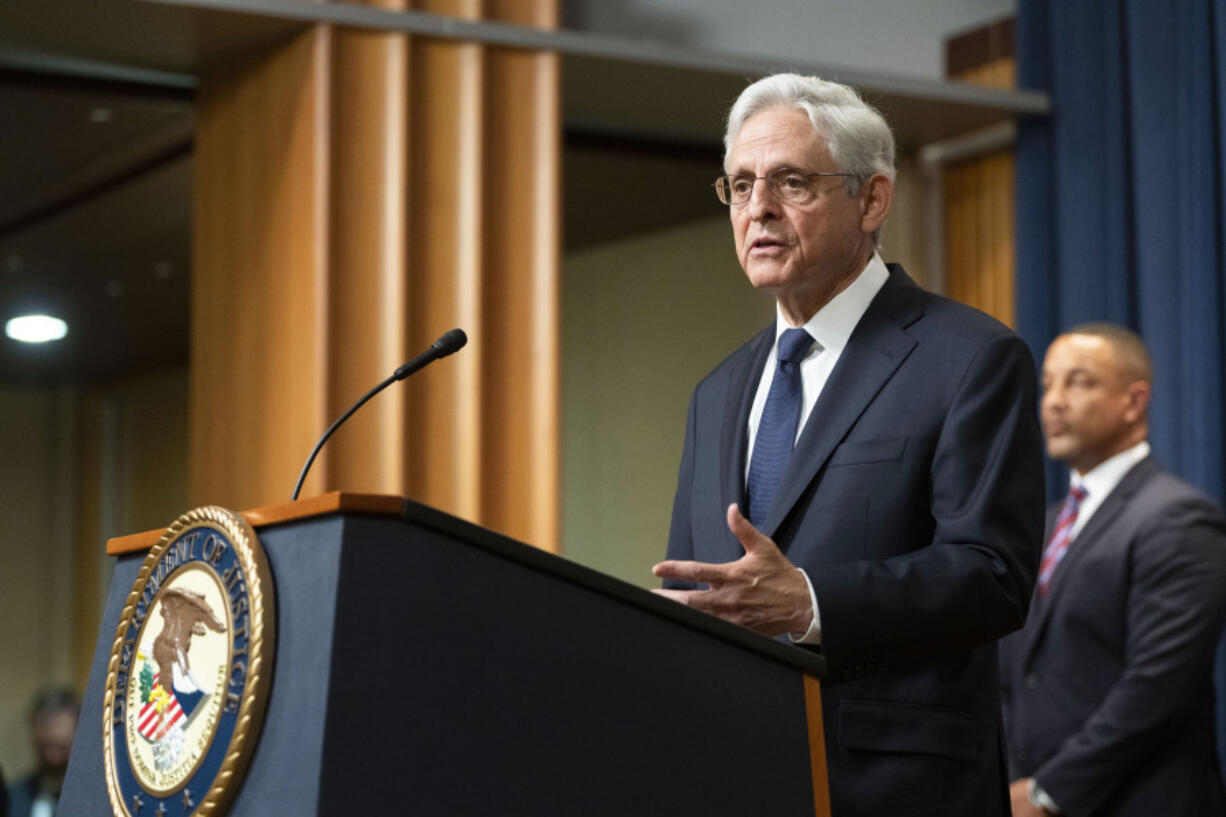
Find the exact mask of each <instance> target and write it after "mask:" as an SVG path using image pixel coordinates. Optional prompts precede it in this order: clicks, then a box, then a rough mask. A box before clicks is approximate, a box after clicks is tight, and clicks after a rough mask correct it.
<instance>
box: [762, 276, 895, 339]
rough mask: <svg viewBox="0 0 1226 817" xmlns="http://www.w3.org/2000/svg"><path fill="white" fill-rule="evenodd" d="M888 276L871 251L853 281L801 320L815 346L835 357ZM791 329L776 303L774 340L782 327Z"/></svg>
mask: <svg viewBox="0 0 1226 817" xmlns="http://www.w3.org/2000/svg"><path fill="white" fill-rule="evenodd" d="M889 277H890V271H889V270H888V269H886V266H885V262H884V261H882V260H881V256H880V255H879V254H878V253H876V252H874V253H873V257H872V258H870V259H869V260H868V265H867V266H865V267H864V269H863V270H862V271H861V272H860V274H859V275H857V276H856V278H855V280H854V281H852V282H851V283H850V284H848V285H847V287H846V288H845V289H844V290H843V291H842V292H840V293H839V294H838V295H835V296H834V297H833V298H831V299H830V301H829V303H827V304H826V305H825V306H823V307H822V308H821V309H819V310H817V314H815V315H814V316H813V317H812V318H809V320H808V322H807V323H805V325H804V329H805V331H806V332H808V333H809V335H810V337H812V338H813V339H814V340H815V341H817V348H820V349H822V350H823V351H829V352H833V353H834V355H835V356H836V357H837V356H838V355H839V354H840V353H841V352H842V351H843V347H844V346H846V345H847V341H848V339H849V338H851V333H852V332H853V331H854V330H855V328H856V324H858V323H859V322H860V319H861V318H863V317H864V313H865V312H867V311H868V305H869V304H871V303H872V302H873V298H875V297H877V293H878V292H880V291H881V288H882V287H883V286H885V282H886V281H887V280H888V279H889ZM791 328H792V326H791V324H789V323H788V322H787V319H786V318H784V317H783V309H782V307H780V306H778V305H776V306H775V342H776V343H778V342H779V336H780V335H782V334H783V331H784V330H785V329H791Z"/></svg>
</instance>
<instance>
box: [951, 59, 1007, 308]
mask: <svg viewBox="0 0 1226 817" xmlns="http://www.w3.org/2000/svg"><path fill="white" fill-rule="evenodd" d="M954 78H955V79H958V80H962V81H965V82H973V83H976V84H980V85H991V86H994V87H998V88H1011V87H1013V86H1014V84H1015V82H1016V62H1015V60H1014V59H1013V58H1012V57H1006V58H999V59H992V60H989V61H986V62H983V63H981V64H979V65H976V66H974V67H971V68H967V69H966V70H964V71H962V72H961V73H959V74H958V75H957V76H955V77H954ZM1013 173H1014V162H1013V152H1012V151H1011V150H1010V151H1001V152H997V153H993V154H990V155H988V156H982V157H978V158H975V159H970V160H968V161H965V162H959V163H957V164H953V165H950V166H948V167H946V168H945V175H944V182H943V184H944V197H945V219H944V222H945V258H946V264H945V275H946V291H947V293H948V294H949V295H950V296H951V297H953V298H956V299H957V300H959V301H962V302H963V303H967V304H970V305H971V306H973V307H976V308H977V309H982V310H983V311H984V312H987V313H988V314H989V315H992V316H993V317H995V318H996V319H997V320H1000V321H1002V322H1004V323H1006V324H1009V325H1010V326H1012V325H1013V324H1014V321H1015V296H1014V293H1015V285H1014V276H1015V271H1014V235H1015V229H1014V219H1013V197H1014V187H1013Z"/></svg>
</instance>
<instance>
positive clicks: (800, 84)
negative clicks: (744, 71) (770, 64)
mask: <svg viewBox="0 0 1226 817" xmlns="http://www.w3.org/2000/svg"><path fill="white" fill-rule="evenodd" d="M775 107H788V108H797V109H799V110H802V111H804V112H805V113H806V114H808V116H809V121H810V122H812V123H813V129H814V130H816V131H817V133H818V135H819V136H821V137H822V138H823V139H825V140H826V148H827V150H829V151H830V158H832V159H834V162H835V164H836V165H837V166H838V168H839V170H840V172H842V173H850V174H852V175H851V177H849V178H848V179H847V191H848V192H849V193H851V194H852V195H855V194H856V193H858V192H860V188H861V187H862V186H863V185H864V184H865V182H867V181H868V180H869V178H870V177H872V176H873V175H874V174H877V173H880V174H881V175H883V176H885V177H887V178H888V179H889V180H890V181H893V180H894V134H893V133H891V132H890V126H889V125H888V124H886V121H885V119H884V118H883V117H882V116H881V114H880V113H879V112H878V111H877V109H876V108H874V107H873V106H871V105H869V104H868V103H867V102H865V101H864V100H863V99H861V98H860V95H859V94H858V93H856V91H855V90H854V89H852V88H849V87H848V86H846V85H841V84H839V83H837V82H830V81H828V80H824V79H820V78H818V77H806V76H801V75H800V74H775V75H773V76H769V77H764V78H762V79H760V80H758V81H757V82H755V83H753V84H752V85H750V86H749V87H748V88H746V89H745V90H744V91H742V92H741V95H740V96H739V97H738V98H737V100H736V103H735V104H733V106H732V110H730V111H729V112H728V130H727V132H726V133H725V135H724V162H725V165H726V163H727V161H728V152H729V151H730V150H731V149H732V143H733V142H734V141H736V137H737V134H738V133H740V132H741V128H742V127H743V126H744V125H745V123H746V122H747V121H748V120H749V118H750V117H752V116H753V115H754V114H756V113H759V112H761V111H763V110H765V109H767V108H775Z"/></svg>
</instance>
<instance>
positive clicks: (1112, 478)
mask: <svg viewBox="0 0 1226 817" xmlns="http://www.w3.org/2000/svg"><path fill="white" fill-rule="evenodd" d="M1148 456H1149V443H1148V442H1147V441H1145V440H1142V441H1141V442H1139V443H1137V444H1136V445H1134V446H1133V447H1132V448H1125V449H1124V450H1123V451H1121V452H1120V453H1118V454H1116V455H1114V456H1112V457H1109V458H1108V459H1105V460H1103V461H1102V462H1100V463H1099V464H1098V465H1096V466H1095V467H1094V468H1093V469H1091V470H1090V473H1088V474H1086V475H1084V476H1082V475H1081V474H1079V473H1077V472H1076V471H1073V472H1072V474H1071V475H1070V480H1069V481H1070V486H1072V485H1080V486H1081V487H1082V488H1085V490H1086V498H1085V499H1083V500H1081V505H1080V506H1079V507H1078V508H1077V521H1076V522H1074V523H1073V528H1072V530H1070V531H1069V541H1070V542H1072V541H1073V540H1074V539H1076V538H1077V534H1079V533H1081V529H1082V528H1084V527H1085V526H1086V523H1087V522H1089V521H1090V517H1091V516H1093V515H1094V512H1095V511H1097V510H1098V509H1099V506H1101V505H1102V504H1103V500H1104V499H1106V498H1107V496H1108V495H1109V494H1110V493H1111V492H1112V491H1114V490H1115V486H1116V485H1119V484H1120V480H1121V479H1123V478H1124V475H1125V474H1127V473H1128V472H1129V471H1131V470H1132V467H1133V466H1134V465H1136V464H1137V463H1138V462H1140V461H1141V460H1143V459H1145V458H1146V457H1148Z"/></svg>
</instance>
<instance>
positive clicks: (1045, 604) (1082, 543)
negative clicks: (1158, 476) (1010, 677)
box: [1024, 457, 1157, 662]
mask: <svg viewBox="0 0 1226 817" xmlns="http://www.w3.org/2000/svg"><path fill="white" fill-rule="evenodd" d="M1156 467H1157V466H1156V465H1155V464H1154V461H1153V459H1152V458H1149V457H1147V458H1145V459H1144V460H1142V461H1141V462H1139V463H1137V464H1136V465H1134V466H1133V467H1132V468H1131V469H1129V471H1128V473H1127V474H1125V475H1124V478H1123V479H1121V480H1120V482H1119V484H1118V485H1116V486H1115V488H1114V489H1113V490H1112V491H1111V493H1110V494H1109V495H1108V496H1107V498H1106V499H1105V500H1103V504H1101V505H1099V506H1098V510H1096V511H1094V515H1093V516H1091V517H1090V521H1088V522H1086V524H1085V527H1084V528H1082V529H1081V530H1080V531H1079V532H1078V534H1077V538H1075V539H1074V540H1073V541H1072V542H1070V543H1069V546H1068V550H1067V551H1065V554H1064V558H1063V559H1061V560H1060V564H1058V565H1056V570H1055V572H1054V573H1052V577H1051V582H1050V583H1049V584H1048V591H1047V596H1046V597H1045V598H1043V599H1041V600H1039V599H1037V597H1036V601H1037V604H1036V605H1035V606H1036V607H1037V610H1036V612H1037V613H1038V618H1037V620H1036V621H1035V624H1034V626H1033V627H1028V628H1027V630H1028V631H1029V635H1028V637H1027V638H1026V651H1025V655H1024V659H1025V661H1027V662H1028V661H1029V660H1030V656H1031V654H1032V653H1033V652H1034V649H1035V648H1036V647H1037V646H1038V645H1039V643H1040V642H1041V641H1042V637H1043V633H1044V632H1046V630H1047V626H1048V623H1049V622H1050V620H1051V615H1052V610H1053V609H1055V608H1056V607H1057V606H1058V605H1059V604H1060V598H1061V596H1062V594H1063V593H1064V592H1065V588H1066V587H1067V586H1068V581H1069V580H1068V577H1069V576H1071V575H1073V574H1074V572H1075V568H1076V566H1077V563H1078V562H1080V561H1082V560H1084V559H1085V558H1086V553H1088V552H1090V551H1092V550H1094V546H1095V545H1096V544H1097V543H1098V541H1099V540H1101V539H1102V537H1103V534H1104V533H1106V532H1107V531H1108V530H1109V529H1110V528H1111V525H1112V523H1113V522H1115V521H1116V519H1118V518H1119V516H1120V514H1121V512H1123V511H1124V509H1125V508H1127V507H1128V503H1129V501H1130V500H1131V499H1132V497H1133V495H1134V494H1135V493H1136V492H1137V491H1138V490H1139V489H1140V488H1141V486H1142V485H1144V484H1145V482H1146V481H1147V480H1148V479H1149V477H1150V475H1151V474H1152V473H1153V472H1154V469H1155V468H1156ZM1049 535H1050V534H1049ZM1043 545H1044V548H1046V546H1047V538H1044V541H1043Z"/></svg>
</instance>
